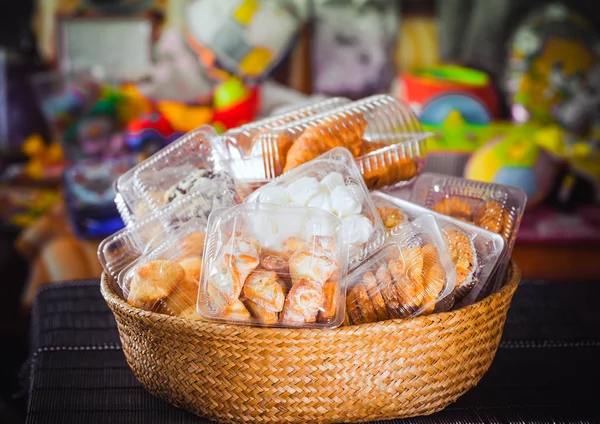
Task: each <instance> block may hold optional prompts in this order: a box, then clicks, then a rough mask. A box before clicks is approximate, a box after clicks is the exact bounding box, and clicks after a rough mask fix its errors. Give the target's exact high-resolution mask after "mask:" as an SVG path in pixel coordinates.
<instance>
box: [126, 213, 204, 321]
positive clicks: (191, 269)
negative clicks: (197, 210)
mask: <svg viewBox="0 0 600 424" xmlns="http://www.w3.org/2000/svg"><path fill="white" fill-rule="evenodd" d="M205 236H206V221H205V220H203V219H191V220H189V221H187V222H185V223H183V224H182V225H181V226H179V228H177V229H176V230H174V231H169V233H168V234H165V235H164V237H162V238H161V241H160V243H154V245H153V246H152V248H150V249H146V251H145V252H144V253H143V254H142V255H141V256H140V257H139V258H138V259H137V260H135V261H134V262H132V263H131V264H129V265H128V266H127V267H125V268H124V269H123V270H122V271H121V272H120V273H119V275H118V279H117V281H118V284H119V287H120V288H121V290H122V291H123V295H124V297H125V299H126V300H127V303H129V304H130V305H132V306H136V307H139V308H141V309H144V310H148V311H153V312H160V313H163V314H167V315H174V316H181V317H186V318H191V319H200V317H198V316H197V314H196V306H195V304H196V298H197V294H198V282H199V279H200V272H201V269H202V251H203V249H204V240H205Z"/></svg>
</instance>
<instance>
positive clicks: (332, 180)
mask: <svg viewBox="0 0 600 424" xmlns="http://www.w3.org/2000/svg"><path fill="white" fill-rule="evenodd" d="M321 184H323V185H324V186H325V187H327V189H328V190H329V191H333V190H334V189H335V188H336V187H339V186H343V185H344V184H345V183H344V176H343V175H342V174H340V173H339V172H330V173H329V174H327V175H326V176H325V178H323V179H322V180H321Z"/></svg>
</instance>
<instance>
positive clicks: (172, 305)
mask: <svg viewBox="0 0 600 424" xmlns="http://www.w3.org/2000/svg"><path fill="white" fill-rule="evenodd" d="M197 297H198V280H192V279H190V278H187V277H186V278H184V279H183V280H182V281H181V283H179V284H178V285H177V286H176V287H175V288H174V289H173V291H172V292H171V294H169V295H168V296H167V297H166V298H165V299H164V300H163V301H162V302H161V308H160V309H161V312H163V313H165V314H168V315H174V316H178V315H179V314H181V313H182V312H183V311H184V310H186V309H187V308H189V307H191V306H194V305H195V304H196V298H197Z"/></svg>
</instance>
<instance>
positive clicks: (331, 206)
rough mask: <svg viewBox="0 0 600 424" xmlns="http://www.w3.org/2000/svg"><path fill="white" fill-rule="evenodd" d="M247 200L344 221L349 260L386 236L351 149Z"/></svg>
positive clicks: (333, 153)
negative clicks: (317, 212)
mask: <svg viewBox="0 0 600 424" xmlns="http://www.w3.org/2000/svg"><path fill="white" fill-rule="evenodd" d="M245 202H246V203H260V204H270V205H272V206H271V207H272V208H274V209H276V208H281V207H290V206H296V207H311V208H318V209H321V210H323V211H326V212H328V213H331V214H333V215H335V216H336V217H338V218H340V219H341V220H342V227H343V235H342V237H343V240H344V241H345V242H346V243H347V244H348V245H349V246H350V263H351V265H352V264H354V263H357V262H358V261H360V260H361V259H363V258H365V257H367V256H368V255H369V253H371V252H372V251H374V250H375V249H377V247H379V246H380V245H381V244H382V243H383V238H384V236H385V232H384V229H383V224H382V222H381V219H380V218H379V215H378V213H377V210H376V209H375V205H374V204H373V201H372V199H371V196H369V192H368V190H367V187H366V186H365V183H364V180H363V179H362V177H361V176H360V172H359V170H358V168H357V166H356V163H355V162H354V159H353V157H352V155H351V154H350V152H349V151H348V150H347V149H345V148H342V147H338V148H335V149H332V150H330V151H328V152H326V153H324V154H323V155H321V156H319V157H318V158H316V159H313V160H312V161H310V162H307V163H305V164H303V165H302V166H299V167H298V168H295V169H293V170H291V171H289V172H287V173H285V174H284V175H282V176H280V177H278V178H276V179H274V180H273V181H271V182H270V183H268V184H266V185H264V186H263V187H261V188H259V189H258V190H256V191H255V192H254V193H252V194H251V195H250V196H248V197H247V198H246V199H245Z"/></svg>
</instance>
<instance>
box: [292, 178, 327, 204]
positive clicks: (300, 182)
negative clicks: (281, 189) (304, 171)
mask: <svg viewBox="0 0 600 424" xmlns="http://www.w3.org/2000/svg"><path fill="white" fill-rule="evenodd" d="M323 189H324V187H323V186H322V185H321V184H320V183H319V182H318V181H317V179H316V178H313V177H302V178H299V179H297V180H296V181H294V182H293V183H291V184H290V185H289V186H288V188H287V190H288V194H289V196H290V199H291V201H292V203H293V204H294V205H298V206H306V205H307V204H308V202H309V201H310V200H311V199H312V198H313V197H315V196H317V195H318V194H321V193H323V192H324V190H323Z"/></svg>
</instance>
